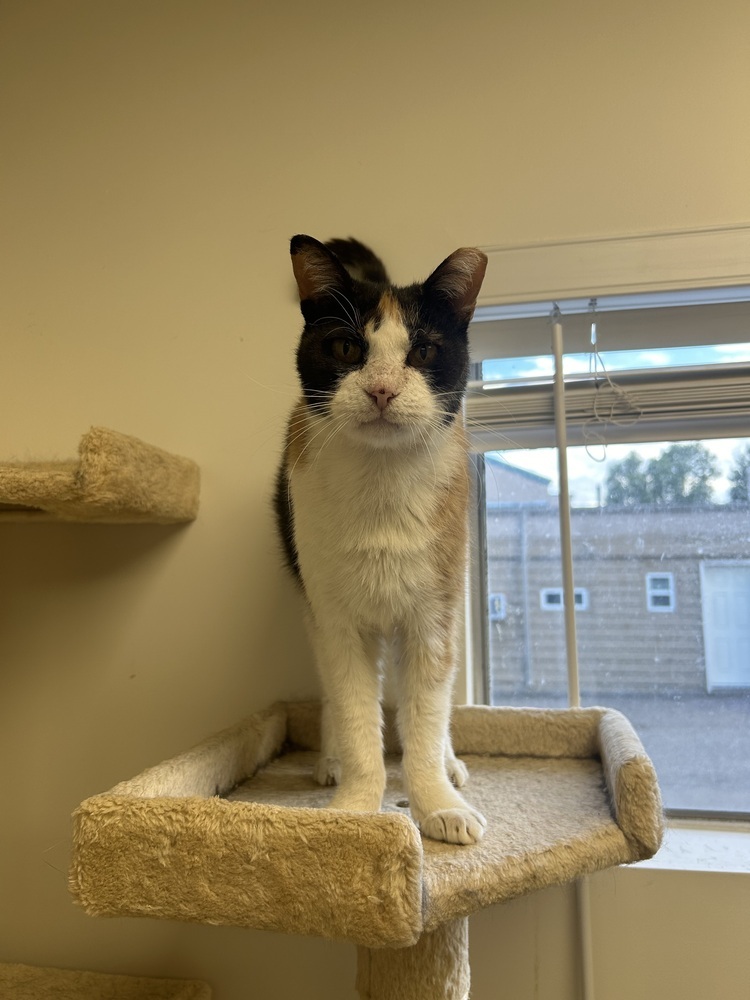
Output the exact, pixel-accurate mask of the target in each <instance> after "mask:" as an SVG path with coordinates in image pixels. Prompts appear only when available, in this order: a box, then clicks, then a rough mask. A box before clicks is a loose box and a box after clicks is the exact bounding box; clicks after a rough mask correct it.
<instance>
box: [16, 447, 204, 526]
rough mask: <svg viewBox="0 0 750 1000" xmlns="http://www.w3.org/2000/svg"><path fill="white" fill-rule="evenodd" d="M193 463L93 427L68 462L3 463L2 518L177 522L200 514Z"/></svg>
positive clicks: (127, 522) (196, 477)
mask: <svg viewBox="0 0 750 1000" xmlns="http://www.w3.org/2000/svg"><path fill="white" fill-rule="evenodd" d="M199 492H200V472H199V469H198V466H197V465H196V464H195V462H192V461H191V460H190V459H188V458H181V457H180V456H179V455H172V454H170V453H169V452H166V451H162V449H161V448H156V447H154V446H153V445H150V444H146V443H145V442H144V441H139V440H138V438H134V437H130V436H128V435H126V434H119V433H118V432H117V431H111V430H107V429H106V428H104V427H92V428H91V430H90V431H89V432H88V433H87V434H84V435H83V437H82V438H81V441H80V444H79V446H78V458H77V459H71V460H70V461H67V462H10V463H5V464H2V463H0V522H2V521H9V520H13V521H38V520H55V521H91V522H98V523H105V524H132V523H144V522H148V523H155V524H177V523H180V522H183V521H192V520H194V518H195V517H196V515H197V513H198V497H199Z"/></svg>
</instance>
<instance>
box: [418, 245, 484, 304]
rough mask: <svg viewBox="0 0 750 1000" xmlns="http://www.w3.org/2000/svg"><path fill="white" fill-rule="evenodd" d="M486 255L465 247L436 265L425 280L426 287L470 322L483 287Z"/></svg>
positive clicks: (427, 290) (428, 291)
mask: <svg viewBox="0 0 750 1000" xmlns="http://www.w3.org/2000/svg"><path fill="white" fill-rule="evenodd" d="M486 269H487V257H486V255H485V254H483V253H482V251H481V250H476V249H475V248H474V247H462V248H461V249H460V250H455V251H454V252H453V253H452V254H451V255H450V257H447V258H446V259H445V260H444V261H443V263H442V264H441V265H440V266H439V267H437V268H435V270H434V271H433V272H432V274H431V275H430V276H429V278H428V279H427V281H425V283H424V288H425V291H426V292H427V293H428V294H430V293H432V294H434V295H435V296H436V297H438V298H439V299H440V301H441V302H442V303H443V304H445V305H447V306H449V307H450V308H451V310H452V311H453V312H454V313H455V314H456V316H457V317H458V318H459V319H461V320H463V321H465V322H466V323H468V322H469V320H470V319H471V317H472V316H473V314H474V307H475V306H476V304H477V296H478V295H479V289H480V288H481V287H482V281H483V279H484V272H485V271H486Z"/></svg>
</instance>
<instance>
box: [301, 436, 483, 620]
mask: <svg viewBox="0 0 750 1000" xmlns="http://www.w3.org/2000/svg"><path fill="white" fill-rule="evenodd" d="M320 437H321V438H322V439H324V435H320ZM313 440H314V439H313ZM463 461H465V455H464V454H463V450H462V448H461V445H460V441H459V440H457V437H456V435H455V434H454V433H453V432H452V431H451V430H446V431H443V432H441V433H440V434H437V435H436V436H435V437H434V439H433V440H432V441H431V442H430V447H429V448H427V447H421V448H416V447H413V448H411V449H408V450H406V449H404V450H399V449H396V450H391V449H382V448H372V449H370V448H363V447H361V446H359V447H357V446H355V445H353V444H352V443H351V442H350V441H348V440H347V439H345V438H344V437H343V436H342V437H341V439H340V440H334V441H333V442H329V443H328V444H327V445H325V446H322V447H320V448H319V449H316V448H315V446H314V445H313V446H312V447H311V448H310V454H307V455H306V456H305V461H304V462H300V463H299V465H298V466H297V468H296V469H295V470H294V472H293V474H292V477H291V483H292V497H293V502H294V515H295V518H294V519H295V540H296V543H297V550H298V554H299V561H300V568H301V571H302V577H303V580H304V584H305V590H306V592H307V595H308V597H309V599H310V601H311V603H312V605H313V608H314V610H316V612H317V610H318V609H328V610H329V611H331V612H333V611H334V610H335V613H338V614H342V615H345V616H346V617H348V618H350V619H353V620H354V621H355V622H356V623H357V624H358V625H359V626H360V627H374V628H378V629H381V630H390V629H392V628H393V627H394V626H396V625H397V624H398V623H399V621H401V620H403V619H404V618H405V617H408V616H410V615H411V614H413V613H415V612H418V611H419V609H420V608H421V607H422V606H423V605H424V603H425V602H428V603H429V601H430V594H431V592H432V591H433V590H434V585H435V582H436V573H437V569H436V537H435V530H434V525H435V521H436V518H437V517H438V515H439V512H440V509H441V507H442V506H443V505H444V504H445V498H446V493H447V491H448V490H449V489H450V483H451V480H452V479H453V477H454V476H455V470H456V463H457V462H463Z"/></svg>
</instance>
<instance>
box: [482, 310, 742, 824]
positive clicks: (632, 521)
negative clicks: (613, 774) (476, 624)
mask: <svg viewBox="0 0 750 1000" xmlns="http://www.w3.org/2000/svg"><path fill="white" fill-rule="evenodd" d="M748 298H749V299H750V293H748ZM695 308H696V309H697V311H698V313H700V315H697V316H695V317H693V320H691V319H690V315H692V310H687V311H686V310H683V309H680V310H679V311H680V317H681V319H680V324H681V325H684V327H685V330H688V332H684V331H683V333H684V336H683V334H678V335H675V332H674V331H675V322H674V316H667V315H665V317H664V326H665V329H666V330H667V333H666V334H665V335H664V336H665V339H673V338H674V339H677V341H678V346H679V336H683V339H684V341H685V342H687V343H686V344H684V345H682V346H680V350H679V352H675V351H674V350H673V349H672V348H671V346H670V345H669V344H665V343H660V342H659V340H658V329H659V324H658V322H657V320H658V317H656V319H655V318H654V315H653V314H652V313H649V316H648V322H649V324H651V325H650V326H649V333H648V336H649V338H651V339H652V344H653V345H655V346H651V347H649V348H648V349H646V348H645V347H643V349H640V347H641V346H642V343H641V345H639V349H638V350H636V351H632V350H626V349H625V346H626V345H627V342H628V340H631V341H632V342H635V343H636V344H637V345H638V344H639V341H641V342H642V340H643V335H642V333H641V332H640V320H639V317H638V316H637V315H633V317H632V321H631V322H630V323H628V322H626V319H627V318H623V316H618V318H617V323H616V324H615V325H617V324H619V326H620V327H621V328H622V331H624V333H622V335H621V336H620V338H619V340H617V342H616V343H615V344H614V345H613V346H614V347H616V348H617V350H613V351H612V352H609V351H607V352H604V351H603V349H602V342H603V343H606V342H607V336H608V328H609V324H608V317H607V316H606V315H604V316H603V318H602V317H601V316H600V317H599V322H598V324H597V326H598V331H597V332H598V334H599V340H600V344H599V350H597V351H596V352H595V353H594V354H586V353H585V352H583V351H580V350H579V351H578V353H575V354H570V355H566V357H565V370H566V373H567V374H566V376H565V378H566V414H567V420H568V447H567V457H568V469H569V478H570V481H569V493H570V496H571V532H572V543H573V572H574V577H575V581H576V585H577V584H578V583H579V581H580V580H581V579H583V581H585V583H586V586H585V587H581V586H578V585H577V586H576V588H575V595H576V597H575V600H576V608H577V609H578V610H586V611H587V614H586V615H584V616H580V617H578V616H577V622H578V624H577V633H578V653H579V664H580V676H581V700H582V703H583V704H591V705H593V704H606V705H611V706H612V707H614V708H619V709H620V710H621V711H623V712H624V713H625V714H626V715H627V716H628V718H630V719H631V721H632V722H633V724H634V725H635V727H636V729H637V730H638V732H639V734H640V736H641V738H642V739H643V741H644V744H645V746H646V749H647V751H648V752H649V753H650V754H651V756H652V758H653V760H654V763H655V765H656V767H657V771H658V773H659V776H660V781H661V784H662V791H663V793H664V798H665V803H666V806H667V808H668V809H669V810H671V811H673V812H682V811H688V812H690V811H698V812H701V813H732V814H735V813H741V814H746V813H748V812H750V438H748V437H747V436H746V435H747V430H746V428H747V427H748V426H750V303H745V304H744V305H743V308H742V309H741V310H739V312H737V313H733V320H732V323H733V326H732V334H731V337H728V338H726V340H723V339H720V334H721V332H722V330H724V329H725V327H724V326H723V324H722V323H721V322H717V323H713V322H712V321H711V315H710V313H707V312H706V311H705V310H703V311H701V310H702V307H695ZM663 311H664V312H665V313H669V310H668V309H665V310H663ZM688 313H690V315H688ZM586 321H587V322H588V317H586ZM494 322H496V323H497V322H498V320H497V317H495V320H494ZM528 322H529V321H528V317H524V319H523V323H528ZM691 323H692V325H691ZM511 325H512V324H511ZM563 326H564V327H565V314H564V308H563ZM696 327H697V329H696ZM688 328H689V329H688ZM654 331H656V332H654ZM714 335H716V342H715V343H707V344H706V343H702V338H705V339H710V337H711V336H714ZM731 338H734V339H731ZM548 339H549V319H548V313H547V314H546V315H543V316H540V318H539V332H538V336H537V342H538V343H539V344H540V348H541V350H540V353H539V354H537V355H534V356H529V357H521V356H520V350H518V349H517V350H516V354H517V355H519V356H516V357H510V358H503V359H501V360H496V359H492V358H490V357H489V356H487V355H485V359H483V363H482V364H481V365H478V366H476V370H475V381H474V383H473V384H472V388H471V390H470V393H469V397H468V399H467V425H468V428H469V431H470V434H471V436H472V440H473V442H474V445H475V447H476V450H477V452H478V459H477V468H478V474H479V485H480V504H479V516H478V519H477V525H478V527H477V530H478V532H479V536H480V542H481V544H480V545H478V546H474V551H475V552H480V553H484V555H483V556H482V558H481V561H480V562H479V563H478V565H477V572H478V577H479V589H480V591H481V592H483V593H484V594H485V595H488V594H490V593H492V594H495V593H500V592H502V593H504V594H506V595H507V601H506V603H505V606H504V619H503V626H502V629H495V628H493V627H488V625H487V619H488V617H490V618H491V615H489V616H488V614H487V607H488V604H487V597H485V598H484V603H483V604H482V603H481V602H480V615H479V617H480V619H481V618H482V615H481V607H484V609H485V610H484V616H483V617H484V622H485V624H484V626H482V627H481V628H480V629H479V630H478V633H481V635H482V641H483V643H484V655H483V657H481V658H480V659H481V661H482V663H483V664H484V667H485V670H484V674H483V677H482V681H483V683H484V685H485V690H486V692H487V700H488V701H489V703H491V704H504V705H529V704H536V705H541V706H563V705H565V704H566V703H567V692H566V663H565V633H564V621H563V615H562V614H550V612H551V611H558V612H561V611H562V610H563V607H564V597H563V589H562V570H561V553H560V540H559V511H558V493H559V486H558V478H557V452H556V449H555V447H554V444H555V434H554V407H553V401H552V386H551V371H552V362H551V358H550V356H549V355H545V354H543V353H541V351H542V350H544V345H545V341H548ZM566 339H567V338H566ZM573 339H574V338H573ZM615 339H616V338H615ZM533 340H534V338H533V337H532V336H530V335H529V334H528V332H525V333H524V334H523V336H521V337H519V338H518V340H517V343H518V344H519V345H521V350H522V349H523V347H526V349H527V352H528V345H529V344H530V343H533ZM580 340H581V338H580V336H579V337H578V343H579V345H580ZM499 342H501V343H503V345H504V348H505V347H506V346H507V345H508V344H509V343H513V337H512V336H509V337H503V338H502V339H501V340H500V341H499ZM656 348H658V350H657V349H656ZM687 348H689V350H687ZM592 591H593V592H595V593H596V602H595V606H594V607H591V606H590V605H589V593H590V592H592ZM678 596H679V600H678V599H677V598H678ZM688 758H689V759H690V760H691V762H692V763H691V767H690V768H689V769H687V768H685V766H684V762H685V760H686V759H688Z"/></svg>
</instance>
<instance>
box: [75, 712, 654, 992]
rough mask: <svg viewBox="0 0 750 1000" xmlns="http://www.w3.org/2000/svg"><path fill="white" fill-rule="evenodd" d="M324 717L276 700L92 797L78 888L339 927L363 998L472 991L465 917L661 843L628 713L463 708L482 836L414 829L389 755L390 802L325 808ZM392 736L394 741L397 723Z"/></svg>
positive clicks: (116, 900) (299, 927) (106, 908)
mask: <svg viewBox="0 0 750 1000" xmlns="http://www.w3.org/2000/svg"><path fill="white" fill-rule="evenodd" d="M319 728H320V709H319V706H318V705H317V704H313V703H304V704H293V703H289V704H279V705H276V706H274V707H273V708H271V709H269V710H268V711H266V712H262V713H259V714H257V715H255V716H252V717H251V718H249V719H247V720H246V721H244V722H241V723H239V724H238V725H236V726H235V727H233V728H231V729H228V730H226V731H224V732H222V733H219V734H218V735H217V736H214V737H211V738H210V739H208V740H206V741H204V742H203V743H201V744H199V745H198V746H196V747H195V748H193V749H192V750H188V751H187V752H185V753H183V754H180V755H179V756H177V757H174V758H172V759H171V760H168V761H166V762H164V763H162V764H159V765H157V766H156V767H153V768H150V769H149V770H147V771H144V772H143V773H142V774H140V775H139V776H137V777H135V778H133V779H132V780H130V781H125V782H122V783H121V784H119V785H117V786H116V787H115V788H113V789H111V790H110V791H109V792H105V793H103V794H101V795H95V796H93V797H92V798H89V799H87V800H86V801H84V802H83V803H82V804H81V805H80V806H79V808H78V809H77V810H76V812H75V814H74V846H73V857H72V864H71V872H70V884H71V888H72V891H73V893H74V895H75V897H76V899H77V901H78V902H79V903H80V904H81V905H82V906H83V907H84V909H85V910H86V912H88V913H89V914H92V915H96V916H149V917H164V918H169V919H177V920H192V921H198V922H201V923H207V924H231V925H237V926H242V927H252V928H259V929H266V930H275V931H286V932H289V933H294V934H315V935H320V936H322V937H326V938H337V939H345V940H348V941H352V942H354V943H355V944H356V945H357V946H358V949H359V952H358V954H359V962H358V973H357V989H358V991H359V995H360V997H361V998H362V1000H465V998H466V997H467V996H468V993H469V964H468V919H467V918H468V916H469V914H471V913H473V912H475V911H476V910H478V909H480V908H482V907H485V906H490V905H492V904H493V903H499V902H502V901H504V900H509V899H512V898H514V897H516V896H520V895H522V894H524V893H528V892H532V891H534V890H536V889H541V888H544V887H545V886H550V885H556V884H560V883H563V882H567V881H570V880H572V879H575V878H576V877H578V876H580V875H584V874H587V873H590V872H594V871H597V870H599V869H602V868H606V867H608V866H611V865H617V864H621V863H626V862H633V861H637V860H640V859H643V858H647V857H650V856H651V855H652V854H653V853H654V852H655V851H656V850H657V848H658V846H659V844H660V841H661V836H662V810H661V802H660V795H659V788H658V784H657V780H656V776H655V774H654V769H653V767H652V765H651V762H650V760H649V759H648V757H647V756H646V754H645V752H644V750H643V747H642V745H641V743H640V741H639V739H638V737H637V736H636V734H635V732H634V731H633V729H632V728H631V726H630V723H629V722H628V721H627V720H626V719H625V718H624V717H623V716H622V715H620V714H619V713H618V712H615V711H611V710H608V709H600V708H588V709H560V710H554V709H553V710H544V709H508V708H485V707H464V708H457V709H455V711H454V715H453V724H452V731H453V741H454V747H455V749H456V752H457V753H459V754H461V756H462V757H463V759H464V760H465V762H466V763H467V765H468V768H469V773H470V780H469V784H468V786H467V789H466V794H467V798H468V799H469V801H470V802H471V803H472V804H473V805H475V806H476V807H477V808H478V809H480V810H481V812H482V813H484V815H485V816H486V818H487V821H488V830H487V833H486V835H485V837H484V839H483V840H482V841H481V843H479V844H477V845H474V846H470V847H457V846H453V845H449V844H443V843H438V842H436V841H431V840H427V839H422V838H421V837H420V834H419V830H418V829H417V827H416V826H415V824H414V823H413V822H412V820H411V819H410V817H409V815H408V809H407V806H406V802H405V799H404V792H403V790H402V788H401V786H400V779H399V773H398V767H397V760H396V759H395V758H394V757H391V758H389V760H390V763H389V768H388V770H389V777H388V790H387V793H386V798H385V803H384V809H383V811H382V812H380V813H359V814H358V813H346V812H341V811H338V810H333V809H329V808H326V804H327V802H328V800H329V799H330V796H331V794H332V790H331V789H324V788H320V787H319V786H317V785H316V784H315V783H314V781H313V778H312V770H313V762H314V759H315V751H316V750H317V749H318V744H319V735H318V734H319ZM386 746H387V750H388V751H389V753H393V752H395V751H397V750H398V747H397V745H396V743H395V739H394V736H393V732H392V727H388V728H387V732H386Z"/></svg>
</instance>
